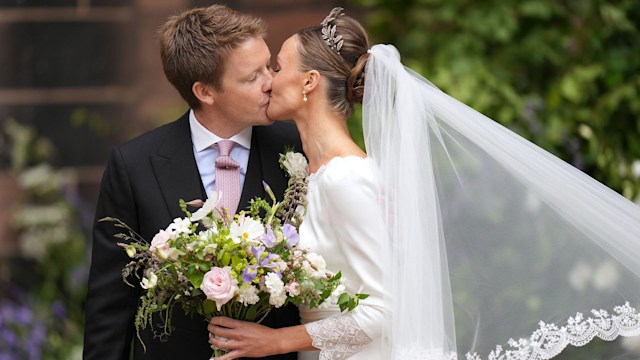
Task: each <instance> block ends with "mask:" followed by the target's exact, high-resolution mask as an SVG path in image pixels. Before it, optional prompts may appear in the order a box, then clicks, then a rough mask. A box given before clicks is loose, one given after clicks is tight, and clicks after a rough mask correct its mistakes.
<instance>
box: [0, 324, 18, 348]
mask: <svg viewBox="0 0 640 360" xmlns="http://www.w3.org/2000/svg"><path fill="white" fill-rule="evenodd" d="M0 340H1V341H2V342H3V343H5V344H6V345H7V347H9V348H15V347H16V345H17V344H18V337H17V336H16V333H14V332H13V331H11V329H6V328H5V329H1V330H0Z"/></svg>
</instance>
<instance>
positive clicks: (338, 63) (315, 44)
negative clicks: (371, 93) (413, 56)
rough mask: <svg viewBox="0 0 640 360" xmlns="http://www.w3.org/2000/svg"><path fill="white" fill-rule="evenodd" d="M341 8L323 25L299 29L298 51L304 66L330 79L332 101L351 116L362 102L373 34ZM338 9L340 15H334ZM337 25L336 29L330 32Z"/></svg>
mask: <svg viewBox="0 0 640 360" xmlns="http://www.w3.org/2000/svg"><path fill="white" fill-rule="evenodd" d="M341 10H342V9H340V8H336V9H334V10H332V11H331V14H330V15H329V16H328V17H327V19H325V21H324V22H323V24H322V25H320V26H314V27H309V28H306V29H302V30H300V31H298V33H297V35H298V37H299V40H300V46H299V48H298V52H299V54H300V63H301V66H302V70H303V71H309V70H317V71H319V72H320V74H321V75H322V76H324V77H325V78H326V79H327V80H328V84H329V86H328V91H327V97H328V99H329V103H330V104H331V106H332V107H333V108H334V110H335V111H336V112H338V113H340V114H342V115H344V116H345V117H348V116H350V115H351V114H353V104H354V103H356V102H358V103H361V102H362V96H363V93H364V74H365V72H364V68H365V65H366V63H367V59H368V58H369V53H368V52H367V50H369V36H368V35H367V32H366V30H365V29H364V28H363V27H362V25H360V23H359V22H358V21H356V20H355V19H353V18H351V17H349V16H346V15H343V14H342V11H341ZM334 13H335V14H337V16H335V17H333V16H332V14H334ZM333 26H335V33H333V34H330V31H331V28H332V27H333ZM323 28H324V29H325V33H323ZM327 31H329V33H327ZM340 37H341V38H340ZM334 40H336V41H335V43H334ZM340 41H342V43H341V45H338V43H339V42H340Z"/></svg>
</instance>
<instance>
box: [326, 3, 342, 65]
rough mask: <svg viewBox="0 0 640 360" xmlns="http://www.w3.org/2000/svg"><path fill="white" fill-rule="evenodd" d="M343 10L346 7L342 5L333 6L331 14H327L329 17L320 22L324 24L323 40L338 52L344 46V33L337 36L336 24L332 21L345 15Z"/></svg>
mask: <svg viewBox="0 0 640 360" xmlns="http://www.w3.org/2000/svg"><path fill="white" fill-rule="evenodd" d="M343 10H344V9H343V8H341V7H335V8H333V10H331V12H330V13H329V15H327V17H326V18H324V20H322V22H321V23H320V24H321V25H322V40H324V43H325V44H327V45H328V46H329V47H330V48H331V49H333V50H335V51H336V52H337V53H338V54H340V49H341V48H342V44H343V43H344V40H342V35H338V36H336V25H335V24H334V25H331V22H332V21H333V20H335V19H337V18H338V17H339V16H342V15H344V13H343Z"/></svg>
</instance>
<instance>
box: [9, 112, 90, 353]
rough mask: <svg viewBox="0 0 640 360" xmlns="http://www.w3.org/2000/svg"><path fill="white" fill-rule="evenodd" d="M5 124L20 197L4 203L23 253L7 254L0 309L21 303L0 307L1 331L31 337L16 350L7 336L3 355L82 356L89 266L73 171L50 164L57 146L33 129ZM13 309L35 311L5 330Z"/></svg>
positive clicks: (10, 163) (19, 247) (12, 167)
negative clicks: (7, 341) (74, 191)
mask: <svg viewBox="0 0 640 360" xmlns="http://www.w3.org/2000/svg"><path fill="white" fill-rule="evenodd" d="M3 125H4V126H3V128H2V130H3V131H2V135H3V136H4V137H6V139H7V144H8V146H7V148H6V150H7V154H2V155H6V156H7V158H8V159H9V160H10V161H9V165H10V170H5V171H6V173H5V174H6V175H7V176H9V177H11V178H13V179H14V180H15V182H16V185H17V188H16V189H3V190H5V191H7V190H9V191H17V192H18V193H19V197H18V201H17V202H16V203H13V204H5V205H6V206H11V215H12V217H11V233H9V235H10V236H11V241H15V243H16V244H17V249H18V250H17V252H15V253H9V254H6V253H3V258H1V259H0V272H1V273H2V274H3V276H2V277H1V278H0V294H2V295H0V308H12V307H13V308H14V310H11V311H8V312H7V311H0V332H3V333H5V334H6V333H7V331H8V332H10V333H15V334H17V335H18V337H20V338H21V337H23V335H24V339H23V340H24V342H21V343H20V344H18V346H17V347H14V346H12V345H10V344H9V345H7V344H4V343H2V340H0V349H1V350H2V351H0V353H1V354H2V355H5V356H9V357H11V358H14V357H15V358H26V357H27V353H28V354H29V356H28V357H29V358H42V359H70V358H77V357H80V356H81V355H80V353H81V350H82V322H83V303H84V298H85V294H86V286H85V285H86V275H87V273H88V271H87V270H88V264H87V263H86V240H85V234H84V232H83V229H82V226H81V218H80V214H79V213H78V210H76V205H77V204H75V203H74V202H73V197H71V196H69V195H70V194H71V195H72V191H73V177H72V175H73V174H72V173H70V172H68V171H65V170H61V169H56V168H54V167H53V166H52V165H51V164H50V162H49V161H50V158H51V155H52V154H53V153H54V151H53V149H54V148H53V146H52V144H51V143H50V142H49V141H48V140H47V139H45V138H42V137H39V136H38V134H37V133H36V132H35V130H34V129H32V128H30V127H27V126H24V125H22V124H20V123H18V122H16V121H12V120H7V121H5V122H4V124H3ZM5 235H7V234H0V236H5ZM5 256H6V257H5ZM12 304H15V305H12ZM18 304H20V305H19V306H18ZM16 306H18V307H16ZM14 311H18V312H19V313H21V314H28V316H26V315H25V316H23V318H22V319H21V323H20V324H18V323H16V324H14V325H16V326H12V328H11V329H8V328H3V326H5V325H6V324H10V322H11V319H12V316H11V312H14ZM29 332H31V335H29V336H27V335H25V334H28V333H29ZM29 338H30V339H29ZM5 345H7V346H5ZM12 356H14V357H12Z"/></svg>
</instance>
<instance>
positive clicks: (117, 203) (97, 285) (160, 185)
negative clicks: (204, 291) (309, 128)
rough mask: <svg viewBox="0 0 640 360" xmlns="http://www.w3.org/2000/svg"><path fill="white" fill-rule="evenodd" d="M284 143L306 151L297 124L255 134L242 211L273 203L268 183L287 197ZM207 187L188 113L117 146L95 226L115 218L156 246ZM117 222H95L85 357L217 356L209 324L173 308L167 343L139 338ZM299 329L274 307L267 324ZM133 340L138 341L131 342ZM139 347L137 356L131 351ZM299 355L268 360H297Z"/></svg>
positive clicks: (293, 316)
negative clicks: (259, 202)
mask: <svg viewBox="0 0 640 360" xmlns="http://www.w3.org/2000/svg"><path fill="white" fill-rule="evenodd" d="M285 145H288V146H294V147H295V148H296V149H297V150H298V151H301V150H302V146H301V144H300V137H299V135H298V132H297V130H296V129H295V126H293V125H292V124H287V123H276V124H274V125H272V126H266V127H264V126H260V127H254V128H253V135H252V138H251V151H250V155H249V163H248V167H247V174H246V177H245V183H244V188H243V191H242V196H241V200H240V206H239V207H238V208H239V209H242V208H244V207H246V206H247V205H248V203H249V200H251V199H252V198H254V197H256V196H260V197H262V198H266V197H265V194H264V189H263V186H262V181H263V180H264V181H266V182H267V183H268V184H269V185H270V186H271V188H272V189H273V190H274V193H275V194H276V195H279V196H282V194H283V192H284V189H285V187H286V184H287V180H286V178H285V175H284V172H283V171H282V170H281V169H280V167H279V165H278V156H279V153H282V152H283V151H284V150H285ZM205 198H206V195H205V192H204V187H203V185H202V181H201V179H200V174H199V172H198V168H197V165H196V161H195V157H194V155H193V145H192V142H191V130H190V128H189V116H188V113H187V114H185V115H184V116H182V117H181V118H180V119H178V120H177V121H175V122H173V123H170V124H167V125H164V126H162V127H159V128H157V129H155V130H152V131H150V132H148V133H146V134H144V135H142V136H140V137H138V138H136V139H134V140H131V141H129V142H127V143H125V144H123V145H121V146H118V147H116V148H115V149H114V150H113V152H112V154H111V158H110V159H109V163H108V165H107V168H106V170H105V172H104V176H103V178H102V184H101V189H100V197H99V200H98V207H97V210H96V220H97V219H101V218H103V217H106V216H110V217H115V218H118V219H120V220H122V221H124V222H125V223H126V224H128V225H129V226H130V227H131V228H132V229H133V230H135V231H136V232H137V233H138V234H140V235H141V236H142V237H143V238H144V239H146V240H148V241H151V239H152V238H153V236H154V235H155V234H156V233H157V232H158V230H160V229H164V228H166V227H167V226H168V225H169V223H171V221H172V220H173V219H174V218H176V217H184V213H183V212H182V211H181V210H180V207H179V206H178V200H179V199H183V200H185V201H189V200H193V199H205ZM114 233H116V228H115V227H114V226H113V223H110V222H96V224H95V226H94V232H93V248H92V263H91V272H90V275H89V288H88V294H87V301H86V310H85V311H86V318H85V333H84V358H85V359H88V360H94V359H104V360H117V359H129V357H130V354H131V352H133V354H134V358H135V359H154V360H158V359H193V360H196V359H202V360H206V359H209V357H210V356H211V354H212V350H211V348H210V347H209V342H208V332H207V329H206V325H207V324H206V322H205V321H204V320H203V319H201V318H200V317H199V316H197V315H196V316H194V317H193V318H191V317H188V316H186V315H185V314H184V313H183V311H182V309H181V307H180V306H176V307H175V308H174V315H173V326H174V331H173V333H172V335H171V336H170V337H169V339H168V341H166V342H161V341H159V340H158V339H154V336H153V333H152V331H151V329H149V328H147V330H146V331H144V332H143V333H141V336H142V339H143V341H144V343H145V345H146V347H147V350H146V353H145V352H143V349H142V345H141V344H140V342H139V341H138V340H137V339H136V338H135V327H134V315H135V312H136V309H137V305H138V298H139V297H140V294H141V292H140V291H141V289H140V288H139V287H136V288H132V287H130V286H128V285H126V284H125V283H124V282H123V281H122V276H121V270H122V268H123V267H124V266H125V264H126V263H127V262H128V261H129V260H130V259H129V258H128V257H127V256H126V253H125V252H124V250H123V249H122V248H120V247H118V246H117V245H116V242H117V240H116V239H115V238H114V237H113V235H114ZM298 323H299V317H298V312H297V310H296V309H295V308H294V307H292V306H289V307H286V308H282V309H274V310H273V311H271V313H270V314H269V316H268V317H267V318H266V319H265V320H264V322H263V324H265V325H267V326H270V327H283V326H290V325H294V324H298ZM132 341H133V342H132ZM132 344H133V350H131V345H132ZM296 357H297V356H296V354H295V353H293V354H287V355H283V356H277V357H270V358H269V359H296Z"/></svg>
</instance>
